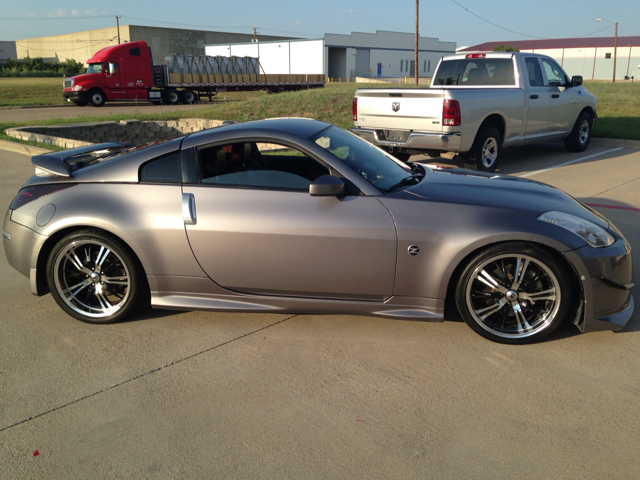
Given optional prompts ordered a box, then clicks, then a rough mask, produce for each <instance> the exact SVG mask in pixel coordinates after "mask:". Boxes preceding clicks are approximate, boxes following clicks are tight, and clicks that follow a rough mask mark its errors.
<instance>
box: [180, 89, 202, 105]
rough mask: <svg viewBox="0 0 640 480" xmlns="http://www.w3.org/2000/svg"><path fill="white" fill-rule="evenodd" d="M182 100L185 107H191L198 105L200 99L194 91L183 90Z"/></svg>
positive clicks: (181, 93)
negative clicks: (193, 104) (194, 104)
mask: <svg viewBox="0 0 640 480" xmlns="http://www.w3.org/2000/svg"><path fill="white" fill-rule="evenodd" d="M180 100H181V101H182V103H184V104H185V105H191V104H192V103H196V101H197V100H198V98H197V97H196V93H195V92H194V91H193V90H182V91H181V92H180Z"/></svg>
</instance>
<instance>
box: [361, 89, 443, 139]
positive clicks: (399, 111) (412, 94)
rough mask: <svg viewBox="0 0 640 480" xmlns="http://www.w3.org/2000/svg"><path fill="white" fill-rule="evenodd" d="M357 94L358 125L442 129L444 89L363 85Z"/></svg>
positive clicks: (418, 129)
mask: <svg viewBox="0 0 640 480" xmlns="http://www.w3.org/2000/svg"><path fill="white" fill-rule="evenodd" d="M356 97H357V98H358V121H357V122H356V126H358V127H360V128H386V129H388V128H389V127H390V126H393V128H394V129H399V130H414V131H430V132H433V131H436V132H440V131H442V104H443V99H444V91H443V90H440V89H437V90H436V89H434V90H428V89H408V88H398V89H384V90H382V89H366V90H358V91H356Z"/></svg>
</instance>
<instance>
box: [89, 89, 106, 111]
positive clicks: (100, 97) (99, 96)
mask: <svg viewBox="0 0 640 480" xmlns="http://www.w3.org/2000/svg"><path fill="white" fill-rule="evenodd" d="M106 101H107V97H105V95H104V92H103V91H102V90H98V89H97V88H96V89H94V90H91V91H90V92H89V102H90V103H91V105H92V106H94V107H101V106H103V105H104V102H106Z"/></svg>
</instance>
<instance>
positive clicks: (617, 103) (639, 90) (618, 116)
mask: <svg viewBox="0 0 640 480" xmlns="http://www.w3.org/2000/svg"><path fill="white" fill-rule="evenodd" d="M584 86H585V87H586V88H587V90H589V92H591V93H592V94H593V95H595V96H596V98H597V99H598V106H597V111H598V119H597V120H596V126H595V128H594V130H593V135H594V136H595V137H601V138H621V139H627V140H640V82H638V83H635V82H633V83H631V82H616V83H611V82H596V81H588V82H584Z"/></svg>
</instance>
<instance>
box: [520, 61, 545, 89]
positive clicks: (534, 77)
mask: <svg viewBox="0 0 640 480" xmlns="http://www.w3.org/2000/svg"><path fill="white" fill-rule="evenodd" d="M524 62H525V65H526V66H527V75H528V77H529V85H530V86H532V87H542V86H544V79H543V78H542V70H541V69H540V63H539V62H538V59H537V58H535V57H527V58H525V59H524Z"/></svg>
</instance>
